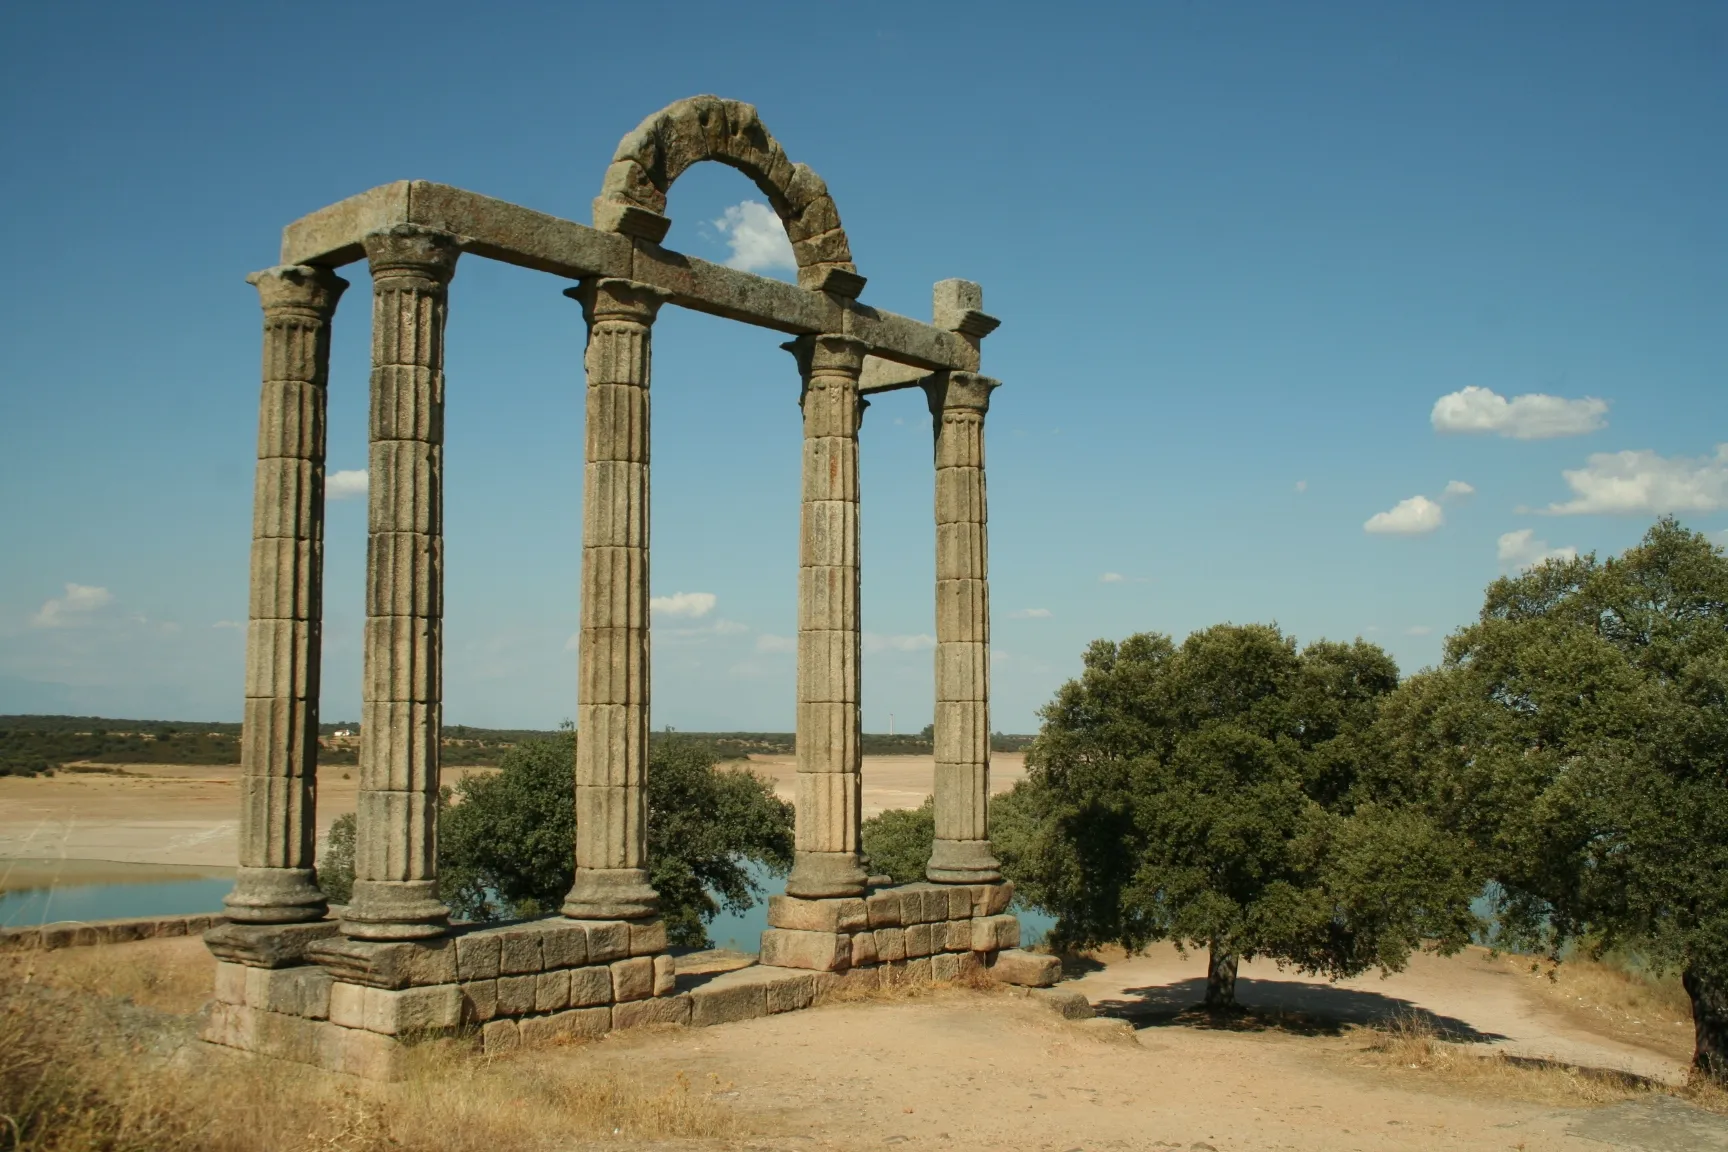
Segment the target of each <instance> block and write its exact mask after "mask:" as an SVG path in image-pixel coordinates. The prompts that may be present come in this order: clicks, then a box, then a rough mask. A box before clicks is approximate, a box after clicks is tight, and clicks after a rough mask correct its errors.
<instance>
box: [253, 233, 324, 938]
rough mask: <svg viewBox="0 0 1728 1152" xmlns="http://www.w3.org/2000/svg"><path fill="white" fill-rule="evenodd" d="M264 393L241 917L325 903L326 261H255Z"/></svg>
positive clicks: (278, 916)
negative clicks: (321, 774) (320, 873)
mask: <svg viewBox="0 0 1728 1152" xmlns="http://www.w3.org/2000/svg"><path fill="white" fill-rule="evenodd" d="M247 282H248V283H250V284H252V285H253V286H254V287H256V288H257V289H258V296H259V301H260V303H261V304H262V305H263V309H264V364H263V391H262V394H261V396H260V399H259V405H258V465H257V474H256V478H255V482H254V486H253V502H252V586H251V596H250V605H249V608H248V624H247V631H246V704H245V709H246V712H245V720H246V723H245V736H244V739H243V740H242V741H241V752H240V758H241V770H240V771H241V775H240V868H239V871H238V873H237V874H236V876H235V885H234V891H233V892H231V893H229V895H228V896H227V898H226V900H225V904H226V906H227V911H228V916H229V918H230V919H231V920H234V921H238V922H242V923H249V924H292V923H298V922H302V921H308V920H317V919H319V918H321V917H322V916H323V915H324V913H325V902H324V894H323V893H322V892H320V891H319V889H318V882H317V878H316V876H315V874H314V872H313V851H314V842H315V835H314V824H315V817H316V807H317V795H318V775H317V773H318V679H319V677H318V673H319V661H320V645H319V639H320V629H321V620H322V614H323V608H322V601H323V578H324V448H325V414H326V411H327V408H328V396H329V375H330V320H331V317H332V316H333V315H334V314H335V311H336V302H337V300H339V299H340V298H341V296H342V290H343V289H345V288H346V287H348V282H347V281H346V280H343V279H342V278H340V277H339V276H337V275H336V274H335V273H333V272H331V271H330V270H329V269H327V268H313V267H306V266H303V265H288V266H284V267H277V268H269V269H266V270H265V271H263V272H255V273H253V274H252V275H251V276H248V277H247Z"/></svg>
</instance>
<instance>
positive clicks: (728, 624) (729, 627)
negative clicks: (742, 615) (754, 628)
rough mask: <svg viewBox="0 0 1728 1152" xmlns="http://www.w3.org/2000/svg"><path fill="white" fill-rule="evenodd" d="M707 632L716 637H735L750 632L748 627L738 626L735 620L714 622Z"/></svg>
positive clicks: (744, 625)
mask: <svg viewBox="0 0 1728 1152" xmlns="http://www.w3.org/2000/svg"><path fill="white" fill-rule="evenodd" d="M709 630H710V631H711V632H713V633H714V635H716V636H737V635H740V634H741V633H744V632H748V631H750V625H748V624H740V623H739V622H738V621H736V620H716V621H714V623H713V625H711V626H710V629H709Z"/></svg>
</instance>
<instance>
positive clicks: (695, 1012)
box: [689, 966, 785, 1028]
mask: <svg viewBox="0 0 1728 1152" xmlns="http://www.w3.org/2000/svg"><path fill="white" fill-rule="evenodd" d="M783 975H785V973H784V972H783V971H781V972H776V971H773V970H768V969H764V968H763V967H761V966H756V967H752V968H740V969H738V970H737V971H735V972H724V973H721V974H720V975H719V976H715V977H714V978H713V979H711V980H707V981H705V982H703V983H702V984H699V985H697V986H696V987H694V988H692V989H691V990H690V993H689V995H690V1024H691V1026H692V1027H695V1028H705V1027H707V1026H708V1025H710V1024H730V1023H734V1022H736V1021H739V1020H754V1019H756V1018H757V1017H758V1016H765V1015H767V1013H768V999H767V988H768V985H769V984H771V983H773V982H774V980H776V979H778V978H781V977H782V976H783Z"/></svg>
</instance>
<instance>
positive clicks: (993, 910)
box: [973, 880, 1014, 916]
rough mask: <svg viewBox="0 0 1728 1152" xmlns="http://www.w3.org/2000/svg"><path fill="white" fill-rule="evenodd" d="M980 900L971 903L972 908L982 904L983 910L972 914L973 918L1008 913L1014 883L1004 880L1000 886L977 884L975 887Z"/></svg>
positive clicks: (1012, 898) (1012, 896) (1012, 897)
mask: <svg viewBox="0 0 1728 1152" xmlns="http://www.w3.org/2000/svg"><path fill="white" fill-rule="evenodd" d="M976 887H977V889H978V891H979V895H980V898H981V899H980V900H975V901H974V902H973V906H974V908H976V907H977V905H978V904H979V903H980V902H982V904H983V906H984V907H983V910H982V911H975V912H973V915H974V916H998V915H1001V914H1002V913H1003V912H1006V911H1008V905H1009V904H1010V903H1012V902H1013V900H1014V881H1012V880H1004V881H1002V882H1001V883H1000V884H979V885H977V886H976Z"/></svg>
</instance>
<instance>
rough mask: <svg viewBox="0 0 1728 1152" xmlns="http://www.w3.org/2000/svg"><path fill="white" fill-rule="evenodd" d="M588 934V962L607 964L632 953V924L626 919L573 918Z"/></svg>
mask: <svg viewBox="0 0 1728 1152" xmlns="http://www.w3.org/2000/svg"><path fill="white" fill-rule="evenodd" d="M570 923H572V924H578V925H581V927H582V929H583V931H584V932H586V933H587V936H588V963H590V964H607V963H610V962H611V961H613V960H623V959H625V958H626V957H628V956H629V955H630V924H629V922H628V921H624V920H572V921H570Z"/></svg>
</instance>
